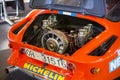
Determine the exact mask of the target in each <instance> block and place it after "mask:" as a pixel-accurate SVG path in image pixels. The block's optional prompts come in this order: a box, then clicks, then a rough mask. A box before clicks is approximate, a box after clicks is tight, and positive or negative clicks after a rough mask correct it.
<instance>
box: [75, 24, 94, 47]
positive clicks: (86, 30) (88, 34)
mask: <svg viewBox="0 0 120 80" xmlns="http://www.w3.org/2000/svg"><path fill="white" fill-rule="evenodd" d="M92 27H93V25H92V24H88V25H87V26H84V27H83V28H81V29H79V31H78V34H77V37H76V39H75V45H76V46H77V47H81V46H83V45H84V44H85V43H86V42H87V41H89V40H90V39H92V35H93V29H92Z"/></svg>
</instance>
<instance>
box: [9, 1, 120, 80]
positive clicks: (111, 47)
mask: <svg viewBox="0 0 120 80" xmlns="http://www.w3.org/2000/svg"><path fill="white" fill-rule="evenodd" d="M40 1H41V0H31V4H33V3H34V6H31V7H33V8H34V7H35V8H39V7H40V8H44V9H46V10H43V9H35V10H33V11H31V12H30V13H29V14H28V16H26V17H25V18H24V19H23V20H21V21H20V22H18V23H16V24H15V25H13V26H12V28H11V29H10V30H9V33H8V39H9V47H10V48H11V50H12V54H11V56H10V57H9V60H8V63H9V64H10V65H13V66H18V67H20V68H22V69H24V70H26V71H28V72H30V73H32V74H35V75H37V76H39V77H41V78H43V79H46V80H113V79H115V78H117V77H119V76H120V75H119V74H120V68H119V67H120V55H119V54H120V48H119V47H120V45H119V41H120V40H119V38H118V37H119V36H120V35H119V34H120V32H119V31H118V29H119V28H118V27H119V24H120V23H119V22H118V23H114V22H112V21H109V20H107V19H106V18H104V16H105V15H104V14H105V9H104V7H105V5H104V2H105V0H91V2H90V1H89V0H86V1H83V0H71V2H70V3H68V4H65V2H66V1H67V0H63V1H62V2H61V3H60V2H59V1H60V0H58V1H57V0H54V2H53V1H51V0H49V1H48V0H45V1H41V2H40ZM74 1H75V2H74ZM36 2H38V5H35V3H36ZM52 2H53V3H52ZM73 3H74V4H73ZM36 4H37V3H36ZM39 4H41V5H39ZM82 4H84V5H82ZM88 4H91V6H89V5H88ZM96 4H97V6H96ZM71 5H72V6H71ZM101 5H102V7H100V6H101ZM88 6H89V7H88ZM48 9H49V10H48ZM51 9H52V10H51ZM83 14H84V15H83ZM90 15H92V16H90ZM113 25H114V26H113ZM113 27H114V28H113ZM115 27H116V28H115ZM108 34H109V35H108Z"/></svg>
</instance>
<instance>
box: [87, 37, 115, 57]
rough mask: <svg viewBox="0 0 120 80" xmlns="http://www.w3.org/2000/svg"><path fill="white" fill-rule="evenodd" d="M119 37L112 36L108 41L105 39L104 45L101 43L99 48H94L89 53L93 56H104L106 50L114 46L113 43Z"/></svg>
mask: <svg viewBox="0 0 120 80" xmlns="http://www.w3.org/2000/svg"><path fill="white" fill-rule="evenodd" d="M116 39H117V37H116V36H112V37H110V38H109V39H108V40H107V41H105V42H104V43H103V44H102V45H100V46H99V47H98V48H96V49H95V50H93V51H92V52H91V53H90V54H89V55H91V56H102V55H104V54H105V52H106V51H107V50H108V49H109V48H110V47H111V46H112V44H113V43H114V42H115V40H116Z"/></svg>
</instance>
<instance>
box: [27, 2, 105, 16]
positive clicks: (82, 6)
mask: <svg viewBox="0 0 120 80" xmlns="http://www.w3.org/2000/svg"><path fill="white" fill-rule="evenodd" d="M105 3H106V0H30V3H29V6H30V7H31V8H33V9H50V10H60V11H61V10H62V11H68V12H75V13H82V14H87V15H93V16H98V17H104V16H105V14H106V4H105Z"/></svg>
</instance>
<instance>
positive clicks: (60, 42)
mask: <svg viewBox="0 0 120 80" xmlns="http://www.w3.org/2000/svg"><path fill="white" fill-rule="evenodd" d="M104 29H105V28H104V27H103V26H101V25H100V24H98V23H96V22H93V21H90V20H86V19H81V18H77V17H72V16H67V15H59V14H41V15H39V16H38V17H37V18H36V19H35V21H33V23H32V24H31V25H30V26H29V28H28V29H27V30H26V32H25V34H24V36H23V40H22V41H23V42H24V43H27V44H30V45H34V46H37V47H40V48H45V49H47V50H50V51H53V52H57V53H59V54H64V55H65V54H69V55H72V54H73V53H74V52H75V51H76V50H78V49H80V48H81V47H83V46H84V45H85V44H87V43H88V42H89V41H90V40H92V39H93V38H94V37H96V36H97V35H98V34H100V33H101V32H102V31H104Z"/></svg>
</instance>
